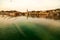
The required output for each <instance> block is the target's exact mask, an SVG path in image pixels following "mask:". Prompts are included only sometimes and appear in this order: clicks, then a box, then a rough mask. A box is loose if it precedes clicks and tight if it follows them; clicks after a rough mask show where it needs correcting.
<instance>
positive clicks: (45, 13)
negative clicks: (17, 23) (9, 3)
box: [0, 9, 60, 19]
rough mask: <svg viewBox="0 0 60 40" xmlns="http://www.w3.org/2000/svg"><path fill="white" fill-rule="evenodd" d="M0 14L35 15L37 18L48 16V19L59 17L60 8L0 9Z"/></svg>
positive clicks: (12, 15)
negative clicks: (40, 9) (21, 10)
mask: <svg viewBox="0 0 60 40" xmlns="http://www.w3.org/2000/svg"><path fill="white" fill-rule="evenodd" d="M0 15H2V16H11V17H17V16H27V17H37V18H50V19H60V9H54V10H46V11H28V10H27V12H19V11H0Z"/></svg>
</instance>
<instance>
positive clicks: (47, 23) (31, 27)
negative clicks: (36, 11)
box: [0, 16, 60, 40]
mask: <svg viewBox="0 0 60 40" xmlns="http://www.w3.org/2000/svg"><path fill="white" fill-rule="evenodd" d="M0 40H60V21H59V20H51V19H44V18H31V17H29V18H28V19H27V18H26V17H23V16H21V17H15V18H10V17H0Z"/></svg>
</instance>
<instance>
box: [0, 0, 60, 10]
mask: <svg viewBox="0 0 60 40" xmlns="http://www.w3.org/2000/svg"><path fill="white" fill-rule="evenodd" d="M55 8H60V0H0V10H17V11H26V10H27V9H28V10H49V9H55Z"/></svg>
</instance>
